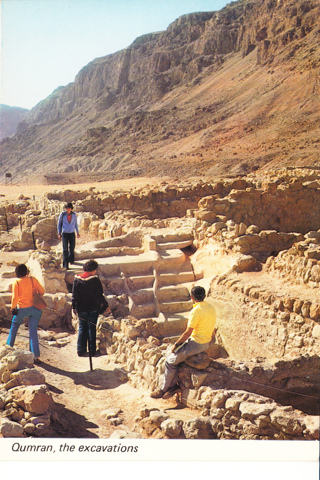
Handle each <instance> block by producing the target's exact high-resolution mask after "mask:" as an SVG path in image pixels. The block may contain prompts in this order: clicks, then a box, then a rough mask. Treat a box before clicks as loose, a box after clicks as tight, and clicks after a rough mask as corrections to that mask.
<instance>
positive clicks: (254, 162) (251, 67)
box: [0, 0, 320, 181]
mask: <svg viewBox="0 0 320 480" xmlns="http://www.w3.org/2000/svg"><path fill="white" fill-rule="evenodd" d="M319 18H320V3H319V1H318V0H308V1H306V0H294V1H293V0H240V1H238V2H233V3H231V4H229V5H228V6H226V7H225V8H224V9H222V10H221V11H219V12H207V13H194V14H190V15H186V16H183V17H180V18H178V19H177V20H176V21H175V22H173V23H172V24H171V25H169V27H168V29H167V30H166V31H164V32H159V33H153V34H150V35H145V36H143V37H140V38H138V39H136V40H135V41H134V42H133V44H132V45H130V46H129V47H128V48H127V49H125V50H122V51H119V52H116V53H115V54H112V55H108V56H106V57H102V58H98V59H95V60H94V61H92V62H91V63H90V64H88V65H87V66H85V67H84V68H83V69H82V70H81V71H80V72H79V74H78V75H77V77H76V78H75V81H74V82H73V83H71V84H69V85H67V86H66V87H59V88H58V89H57V90H55V91H54V92H53V93H52V95H50V96H49V97H48V98H46V99H45V100H43V101H42V102H40V103H39V104H38V105H37V106H36V107H35V108H33V109H32V110H31V111H30V113H29V114H28V116H27V117H26V118H25V120H24V121H23V122H21V123H20V125H19V128H18V133H17V134H16V135H15V136H14V137H13V138H10V139H5V140H3V141H2V143H1V157H0V163H1V162H2V164H3V165H2V167H0V169H1V171H0V175H1V177H2V178H3V174H4V173H5V172H8V171H9V172H11V173H13V174H14V178H15V179H22V177H23V178H24V179H25V178H26V177H27V178H28V179H29V180H30V181H32V180H35V179H37V180H39V179H40V180H41V178H40V176H39V172H41V174H45V175H46V176H47V180H49V181H50V177H51V176H52V175H53V174H55V175H56V181H59V175H61V178H62V179H63V181H65V180H66V178H67V177H68V175H69V177H70V178H72V179H73V180H81V178H82V177H85V179H86V180H87V181H88V180H90V175H95V178H101V179H117V178H124V177H129V176H137V175H143V176H155V175H159V176H168V175H170V176H172V177H175V176H177V177H180V178H183V177H190V176H212V177H214V176H217V175H239V174H247V173H249V172H250V171H253V170H259V169H261V170H263V169H265V168H271V167H272V168H278V167H280V166H293V165H295V166H317V165H318V161H319V156H318V148H319V131H320V118H319V111H320V110H319V107H320V100H319V71H320V42H319V39H320V21H319Z"/></svg>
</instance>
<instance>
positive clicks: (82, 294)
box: [72, 275, 103, 312]
mask: <svg viewBox="0 0 320 480" xmlns="http://www.w3.org/2000/svg"><path fill="white" fill-rule="evenodd" d="M102 298H103V288H102V284H101V282H100V280H99V278H98V276H97V275H93V276H90V277H88V278H81V277H80V276H78V275H76V276H75V277H74V281H73V286H72V309H73V310H76V311H77V312H97V311H99V306H100V303H101V300H102Z"/></svg>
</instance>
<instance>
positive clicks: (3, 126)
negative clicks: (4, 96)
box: [0, 105, 29, 140]
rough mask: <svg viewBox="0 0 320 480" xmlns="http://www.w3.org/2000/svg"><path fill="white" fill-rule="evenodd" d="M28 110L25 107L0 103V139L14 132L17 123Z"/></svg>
mask: <svg viewBox="0 0 320 480" xmlns="http://www.w3.org/2000/svg"><path fill="white" fill-rule="evenodd" d="M28 111H29V110H27V109H25V108H20V107H9V106H8V105H0V140H2V139H3V138H6V137H11V135H14V134H15V133H16V130H17V126H18V124H19V123H20V122H21V121H22V120H23V119H24V118H25V116H26V115H27V113H28Z"/></svg>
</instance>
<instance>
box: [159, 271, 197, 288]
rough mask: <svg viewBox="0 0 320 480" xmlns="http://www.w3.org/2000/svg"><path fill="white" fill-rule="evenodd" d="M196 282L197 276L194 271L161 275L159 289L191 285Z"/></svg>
mask: <svg viewBox="0 0 320 480" xmlns="http://www.w3.org/2000/svg"><path fill="white" fill-rule="evenodd" d="M194 281H195V276H194V273H193V271H192V270H189V271H186V272H178V273H161V274H160V276H159V287H164V286H168V285H179V284H181V283H189V282H194Z"/></svg>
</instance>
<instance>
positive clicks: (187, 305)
mask: <svg viewBox="0 0 320 480" xmlns="http://www.w3.org/2000/svg"><path fill="white" fill-rule="evenodd" d="M192 305H193V303H192V301H191V300H190V301H188V302H165V303H163V302H162V303H160V311H161V312H162V313H164V314H168V313H179V312H189V311H190V310H191V308H192Z"/></svg>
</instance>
